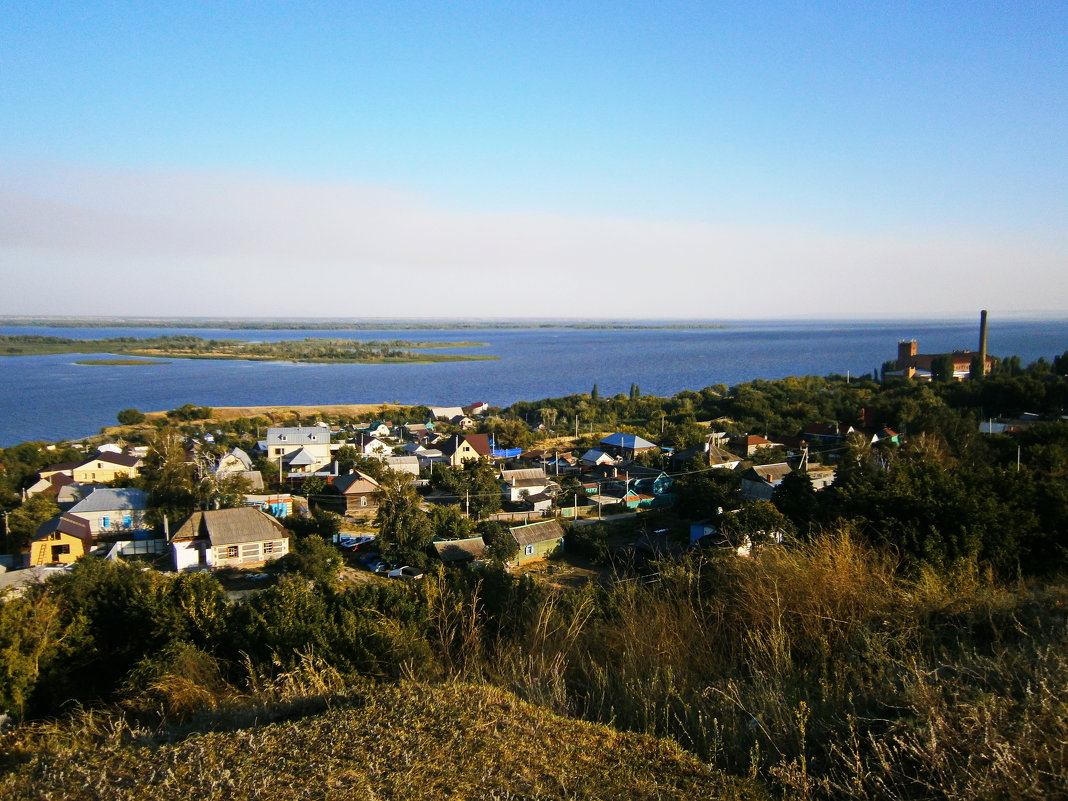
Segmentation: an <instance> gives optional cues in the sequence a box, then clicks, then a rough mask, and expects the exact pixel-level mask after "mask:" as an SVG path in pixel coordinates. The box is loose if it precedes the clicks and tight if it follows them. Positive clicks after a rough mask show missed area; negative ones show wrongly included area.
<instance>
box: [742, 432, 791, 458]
mask: <svg viewBox="0 0 1068 801" xmlns="http://www.w3.org/2000/svg"><path fill="white" fill-rule="evenodd" d="M731 447H732V448H733V449H734V451H735V453H740V454H741V455H742V456H752V455H753V454H754V453H756V452H757V451H759V450H761V449H762V448H781V447H783V444H782V443H781V442H772V441H771V440H770V439H765V438H764V437H762V436H760V435H759V434H749V435H747V436H744V437H735V438H734V439H732V440H731Z"/></svg>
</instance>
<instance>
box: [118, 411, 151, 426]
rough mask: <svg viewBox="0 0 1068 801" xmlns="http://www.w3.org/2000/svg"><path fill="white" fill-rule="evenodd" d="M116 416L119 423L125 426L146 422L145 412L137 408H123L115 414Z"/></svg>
mask: <svg viewBox="0 0 1068 801" xmlns="http://www.w3.org/2000/svg"><path fill="white" fill-rule="evenodd" d="M115 417H116V419H117V420H118V421H119V423H120V424H122V425H124V426H132V425H137V424H138V423H143V422H145V415H144V412H141V411H139V410H137V409H123V410H122V411H120V412H119V413H118V414H117V415H115Z"/></svg>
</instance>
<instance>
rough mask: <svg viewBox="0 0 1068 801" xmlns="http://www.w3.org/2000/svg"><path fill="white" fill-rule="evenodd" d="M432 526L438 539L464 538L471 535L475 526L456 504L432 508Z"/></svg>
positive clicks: (435, 537)
mask: <svg viewBox="0 0 1068 801" xmlns="http://www.w3.org/2000/svg"><path fill="white" fill-rule="evenodd" d="M430 527H431V529H432V530H433V533H434V539H436V540H462V539H466V538H467V537H470V536H471V533H472V531H473V530H474V526H473V525H472V524H471V521H470V520H469V519H468V518H467V517H466V516H464V514H463V512H461V511H460V507H459V506H457V505H456V504H444V505H435V506H432V507H431V508H430Z"/></svg>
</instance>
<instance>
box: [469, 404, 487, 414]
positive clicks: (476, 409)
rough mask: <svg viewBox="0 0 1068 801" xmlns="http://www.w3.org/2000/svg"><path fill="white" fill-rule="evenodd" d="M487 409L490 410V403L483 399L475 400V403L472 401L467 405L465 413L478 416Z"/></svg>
mask: <svg viewBox="0 0 1068 801" xmlns="http://www.w3.org/2000/svg"><path fill="white" fill-rule="evenodd" d="M489 410H490V405H489V404H488V403H486V402H485V401H476V402H475V403H472V404H471V405H470V406H468V407H467V413H468V414H470V415H472V416H478V415H480V414H485V413H486V412H488V411H489Z"/></svg>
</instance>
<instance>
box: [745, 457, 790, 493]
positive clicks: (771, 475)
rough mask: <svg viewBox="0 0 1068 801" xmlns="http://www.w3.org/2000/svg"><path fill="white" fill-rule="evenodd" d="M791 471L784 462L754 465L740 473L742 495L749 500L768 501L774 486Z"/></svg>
mask: <svg viewBox="0 0 1068 801" xmlns="http://www.w3.org/2000/svg"><path fill="white" fill-rule="evenodd" d="M792 472H793V470H792V469H791V467H790V465H788V464H786V462H778V463H776V464H761V465H754V466H753V467H750V468H749V469H748V470H746V471H745V472H744V473H743V474H742V495H743V496H744V497H745V498H746V499H747V500H750V501H770V500H771V495H772V493H773V492H774V491H775V488H776V487H777V486H779V485H780V484H781V483H782V480H783V479H784V478H785V477H786V476H787V475H788V474H790V473H792Z"/></svg>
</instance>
